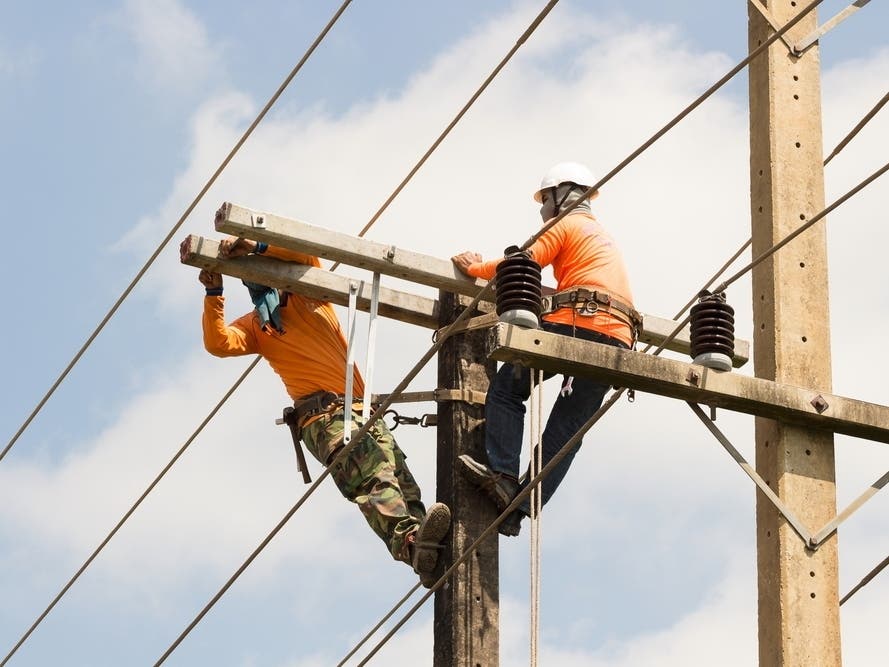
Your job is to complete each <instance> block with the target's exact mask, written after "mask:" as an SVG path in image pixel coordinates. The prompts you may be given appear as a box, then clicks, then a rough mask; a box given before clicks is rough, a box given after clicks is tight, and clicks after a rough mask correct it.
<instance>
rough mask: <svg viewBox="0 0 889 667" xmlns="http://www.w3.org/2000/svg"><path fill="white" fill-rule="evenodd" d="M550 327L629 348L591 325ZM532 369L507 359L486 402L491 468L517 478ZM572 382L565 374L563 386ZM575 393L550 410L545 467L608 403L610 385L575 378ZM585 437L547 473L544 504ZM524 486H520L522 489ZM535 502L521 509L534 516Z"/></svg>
mask: <svg viewBox="0 0 889 667" xmlns="http://www.w3.org/2000/svg"><path fill="white" fill-rule="evenodd" d="M541 328H542V329H543V330H544V331H548V332H551V333H557V334H561V335H564V336H572V334H573V337H575V338H583V339H585V340H590V341H594V342H596V343H605V344H606V345H614V346H616V347H623V348H626V347H627V346H626V345H625V344H624V343H623V342H621V341H619V340H617V339H615V338H612V337H611V336H606V335H605V334H601V333H598V332H596V331H590V330H589V329H581V328H580V327H577V328H576V329H574V328H573V327H571V326H570V325H567V324H554V323H552V322H543V325H542V327H541ZM554 375H555V373H551V372H547V373H544V375H543V378H544V380H548V379H549V378H551V377H553V376H554ZM530 376H531V369H529V368H525V367H523V366H516V365H513V364H508V363H504V364H503V365H502V366H501V367H500V370H499V371H497V375H496V376H495V377H494V380H493V381H492V382H491V386H490V387H489V388H488V395H487V399H486V402H485V449H486V450H487V453H488V463H489V464H490V467H491V468H492V469H493V470H495V471H497V472H499V473H503V474H506V475H509V476H511V477H514V478H518V476H519V457H520V455H521V452H522V439H523V431H524V426H525V401H527V400H528V397H529V396H530V395H531V379H530ZM566 382H568V378H567V377H564V380H563V387H564V386H565V383H566ZM571 388H572V391H571V393H570V394H568V393H567V392H566V393H565V395H563V393H562V392H561V391H560V392H559V396H558V398H556V402H555V404H554V405H553V408H552V410H551V411H550V415H549V418H548V419H547V421H546V427H545V428H544V430H543V436H542V450H543V451H542V454H543V461H542V465H543V466H545V465H546V464H547V463H549V461H550V460H551V459H552V458H553V457H554V456H555V455H556V454H558V453H559V451H560V450H561V449H562V447H563V446H564V445H565V443H566V442H568V440H570V439H571V437H572V436H574V434H575V433H577V431H578V430H580V427H581V426H583V425H584V424H585V423H586V422H587V420H589V418H590V417H592V416H593V414H594V413H595V412H596V410H598V409H599V407H600V406H601V405H602V400H603V399H604V398H605V394H606V393H607V392H608V390H609V389H610V385H609V384H606V383H603V382H601V381H597V380H591V379H589V378H581V377H574V378H573V379H572V380H571ZM581 444H582V441H578V442H577V444H576V445H575V446H574V447H573V448H572V449H571V451H570V452H569V453H568V454H567V455H566V456H565V457H564V458H563V459H562V460H561V461H559V463H558V465H556V466H555V468H553V470H552V471H550V473H549V474H548V475H547V476H546V478H545V479H544V480H543V482H542V486H543V496H542V501H543V504H546V502H547V501H548V500H549V499H550V497H552V495H553V493H555V491H556V489H557V488H558V487H559V484H560V483H561V482H562V479H563V478H564V477H565V473H567V472H568V468H569V467H570V466H571V461H572V460H573V459H574V455H575V454H577V450H579V449H580V445H581ZM526 484H527V480H525V484H523V485H522V486H521V487H520V489H519V490H522V489H523V488H524V486H525V485H526ZM529 508H530V504H529V502H528V500H527V499H526V500H525V501H524V502H523V503H522V505H521V506H520V507H519V509H520V510H521V511H522V512H524V513H525V514H528V515H530V513H531V512H530V509H529Z"/></svg>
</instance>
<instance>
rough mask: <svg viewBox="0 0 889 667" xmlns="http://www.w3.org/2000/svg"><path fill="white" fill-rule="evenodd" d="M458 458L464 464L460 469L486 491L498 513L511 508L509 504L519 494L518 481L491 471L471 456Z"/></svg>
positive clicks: (466, 455) (464, 455)
mask: <svg viewBox="0 0 889 667" xmlns="http://www.w3.org/2000/svg"><path fill="white" fill-rule="evenodd" d="M457 458H458V459H459V461H460V463H461V464H463V465H462V466H460V467H461V469H462V470H463V472H464V473H465V475H466V477H467V478H468V479H469V481H470V482H472V483H473V484H475V485H476V486H477V487H478V488H479V489H481V490H482V491H484V493H485V495H486V496H488V498H490V499H491V502H492V503H494V506H495V507H496V508H497V512H498V513H501V512H503V510H505V509H506V508H507V507H509V503H511V502H512V499H513V498H515V495H516V493H518V490H519V483H518V481H516V480H515V479H513V478H512V477H510V476H508V475H504V474H503V473H499V472H495V471H493V470H491V469H490V468H489V467H488V466H486V465H485V464H484V463H479V462H478V461H476V460H475V459H474V458H472V457H471V456H470V455H469V454H463V455H461V456H458V457H457Z"/></svg>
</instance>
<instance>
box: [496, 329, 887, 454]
mask: <svg viewBox="0 0 889 667" xmlns="http://www.w3.org/2000/svg"><path fill="white" fill-rule="evenodd" d="M487 347H488V354H489V356H490V357H492V358H493V359H496V360H498V361H509V362H520V363H522V364H525V365H527V366H530V367H532V368H540V369H543V370H548V371H554V372H558V373H565V374H567V375H576V376H586V377H594V378H600V379H602V380H605V381H607V382H610V383H611V384H613V385H614V386H617V387H627V388H631V389H638V390H640V391H646V392H650V393H653V394H659V395H661V396H669V397H671V398H679V399H682V400H684V401H691V402H693V403H700V404H704V405H712V406H715V407H721V408H725V409H727V410H733V411H736V412H744V413H747V414H752V415H757V416H760V417H766V418H769V419H776V420H780V421H785V422H791V423H794V424H798V425H801V426H805V427H809V428H820V429H826V430H829V431H833V432H835V433H843V434H845V435H851V436H855V437H859V438H866V439H868V440H876V441H878V442H889V407H887V406H885V405H877V404H874V403H865V402H863V401H857V400H854V399H850V398H844V397H842V396H835V395H832V394H828V393H825V392H819V391H818V390H817V389H805V388H802V387H796V386H792V385H786V384H780V383H777V382H772V381H770V380H764V379H761V378H754V377H749V376H746V375H739V374H737V373H730V372H720V371H714V370H712V369H709V368H705V367H704V366H699V365H696V364H690V363H686V362H682V361H675V360H673V359H665V358H663V357H655V356H654V355H650V354H644V353H642V352H634V351H631V350H622V349H619V348H616V347H612V346H610V345H602V344H599V343H592V342H589V341H585V340H581V339H577V338H569V337H567V336H559V335H557V334H551V333H546V332H544V331H539V330H533V329H522V328H519V327H516V326H512V325H508V324H497V325H496V326H494V327H492V328H491V329H490V331H489V332H488V341H487Z"/></svg>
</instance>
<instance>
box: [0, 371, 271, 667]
mask: <svg viewBox="0 0 889 667" xmlns="http://www.w3.org/2000/svg"><path fill="white" fill-rule="evenodd" d="M261 358H262V357H258V356H257V357H256V358H255V359H254V360H253V362H252V363H251V364H250V365H249V366H248V367H247V369H246V370H245V371H244V372H243V373H241V377H239V378H238V379H237V380H236V381H235V383H234V384H233V385H232V387H231V389H229V390H228V391H227V392H226V393H225V396H223V397H222V398H221V399H219V402H218V403H217V404H216V407H214V408H213V409H212V410H210V413H209V414H208V415H207V416H206V417H205V418H204V420H203V421H202V422H201V423H200V425H199V426H198V427H197V428H196V429H195V431H194V433H192V434H191V436H190V437H189V438H188V440H186V441H185V444H184V445H182V447H181V448H180V449H179V451H178V452H176V454H175V455H174V456H173V458H172V459H170V462H169V463H167V465H166V466H164V469H163V470H161V471H160V473H159V474H158V476H157V477H155V478H154V481H153V482H152V483H151V484H149V485H148V488H146V489H145V491H144V492H143V493H142V495H141V496H139V499H138V500H137V501H136V502H135V503H133V506H132V507H130V509H129V510H127V512H126V514H124V515H123V517H121V519H120V521H118V522H117V525H116V526H114V528H112V529H111V532H110V533H108V536H107V537H106V538H105V539H104V540H102V543H101V544H99V546H98V547H96V550H95V551H93V553H92V554H91V555H90V557H89V558H87V559H86V561H84V563H83V565H81V566H80V569H79V570H77V572H75V573H74V576H73V577H71V579H70V580H69V581H68V583H67V584H65V585H64V586H63V587H62V590H60V591H59V592H58V594H57V595H56V596H55V597H54V598H53V600H52V602H50V603H49V606H47V608H46V609H44V610H43V613H42V614H40V616H38V617H37V620H36V621H34V623H32V624H31V627H30V628H28V631H27V632H25V634H24V635H22V637H21V639H19V640H18V642H17V643H16V645H15V646H13V647H12V650H11V651H10V652H9V653H7V654H6V657H5V658H3V662H0V667H3V665H5V664H6V663H7V662H9V659H10V658H11V657H12V656H13V655H14V654H15V652H16V651H18V649H19V647H21V645H22V644H24V643H25V641H26V640H27V639H28V637H30V636H31V633H32V632H34V630H35V629H36V628H37V626H38V625H40V623H41V622H42V621H43V619H44V618H46V616H47V615H48V614H49V612H51V611H52V609H53V607H55V606H56V603H57V602H58V601H59V600H61V599H62V596H63V595H65V593H67V592H68V589H69V588H71V586H73V585H74V582H76V581H77V580H78V579H79V578H80V575H81V574H83V573H84V571H85V570H86V568H88V567H89V566H90V564H91V563H92V562H93V561H94V560H95V559H96V557H97V556H98V555H99V553H100V552H101V551H102V549H104V548H105V545H106V544H108V543H109V542H110V541H111V538H112V537H114V536H115V535H116V534H117V531H118V530H120V529H121V527H122V526H123V525H124V523H126V521H127V519H129V518H130V516H132V514H133V512H135V511H136V508H138V507H139V505H141V504H142V501H143V500H145V498H147V497H148V494H149V493H151V491H152V490H154V487H156V486H157V485H158V483H159V482H160V481H161V479H163V477H164V475H166V474H167V472H168V471H169V470H170V468H172V467H173V464H174V463H176V461H178V460H179V457H180V456H182V454H184V453H185V450H186V449H188V447H189V445H191V443H192V442H194V440H195V438H197V437H198V434H200V432H201V431H203V430H204V427H205V426H206V425H207V424H209V423H210V420H211V419H213V417H215V416H216V413H217V412H219V409H220V408H221V407H222V406H223V405H224V404H225V402H226V401H227V400H228V399H229V397H230V396H231V395H232V394H233V393H234V392H235V390H236V389H237V388H238V387H239V386H240V385H241V383H242V382H243V381H244V379H245V378H246V377H247V375H248V374H249V373H250V371H252V370H253V369H254V368H256V364H258V363H259V360H260V359H261Z"/></svg>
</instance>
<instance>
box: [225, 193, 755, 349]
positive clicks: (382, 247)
mask: <svg viewBox="0 0 889 667" xmlns="http://www.w3.org/2000/svg"><path fill="white" fill-rule="evenodd" d="M216 229H217V230H218V231H221V232H225V233H226V234H232V235H234V236H243V237H245V238H249V239H253V240H256V241H264V242H266V243H270V244H272V245H276V246H280V247H282V248H289V249H291V250H297V251H299V252H304V253H308V254H311V255H316V256H317V257H323V258H325V259H329V260H331V261H334V262H342V263H344V264H349V265H350V266H357V267H360V268H363V269H368V270H369V271H376V272H379V273H382V274H385V275H390V276H395V277H397V278H403V279H405V280H410V281H412V282H417V283H421V284H423V285H429V286H431V287H435V288H437V289H440V290H444V291H446V292H454V293H456V294H463V295H465V296H469V297H475V296H476V295H477V294H478V293H479V292H480V291H481V290H482V288H483V287H484V286H485V284H486V282H485V281H484V280H473V279H471V278H467V277H466V276H464V275H463V274H462V273H460V271H459V270H458V269H457V268H456V267H455V266H454V264H453V263H452V262H451V261H450V260H443V259H439V258H438V257H432V256H430V255H423V254H420V253H416V252H411V251H409V250H403V249H401V248H396V247H395V246H394V245H387V244H384V243H378V242H376V241H368V240H367V239H362V238H359V237H356V236H349V235H348V234H343V233H341V232H335V231H331V230H329V229H325V228H323V227H315V226H313V225H309V224H307V223H305V222H300V221H298V220H292V219H289V218H283V217H281V216H277V215H274V214H271V213H264V212H261V211H254V210H251V209H248V208H244V207H243V206H238V205H237V204H230V203H225V204H223V205H222V207H221V208H220V209H219V211H218V212H217V213H216ZM550 291H551V290H550ZM642 317H643V331H642V334H641V335H640V337H639V340H640V341H641V342H642V343H646V344H649V343H650V344H652V345H655V346H659V345H661V344H662V343H663V342H664V341H665V340H666V339H667V338H668V337H669V336H670V334H671V333H672V332H673V330H674V329H675V328H676V327H677V326H679V323H678V322H674V321H673V320H668V319H664V318H661V317H655V316H653V315H647V314H645V313H643V314H642ZM690 347H691V343H690V341H689V328H688V327H687V326H686V327H684V328H683V329H682V331H680V332H679V334H678V335H677V336H676V337H675V338H674V339H673V340H672V341H671V342H670V343H669V344H668V345H667V346H666V349H669V350H672V351H674V352H679V353H681V354H688V353H689V350H690ZM749 358H750V343H749V342H748V341H744V340H736V341H735V354H734V357H733V359H732V363H733V365H734V366H735V367H739V366H742V365H743V364H744V363H746V362H747V361H748V359H749Z"/></svg>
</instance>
